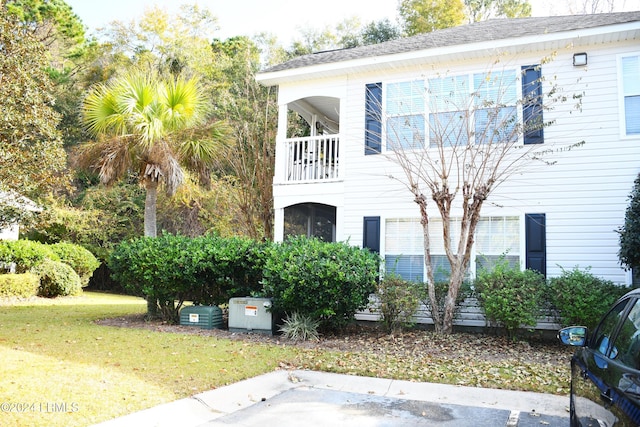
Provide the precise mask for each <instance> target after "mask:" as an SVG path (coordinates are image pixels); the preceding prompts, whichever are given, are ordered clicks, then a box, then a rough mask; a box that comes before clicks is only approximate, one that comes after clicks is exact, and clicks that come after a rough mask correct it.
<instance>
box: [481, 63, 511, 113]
mask: <svg viewBox="0 0 640 427" xmlns="http://www.w3.org/2000/svg"><path fill="white" fill-rule="evenodd" d="M473 90H474V93H475V95H476V96H477V98H476V105H478V106H494V105H515V104H516V101H517V92H516V72H515V70H507V71H501V72H500V71H499V72H491V73H479V74H474V75H473Z"/></svg>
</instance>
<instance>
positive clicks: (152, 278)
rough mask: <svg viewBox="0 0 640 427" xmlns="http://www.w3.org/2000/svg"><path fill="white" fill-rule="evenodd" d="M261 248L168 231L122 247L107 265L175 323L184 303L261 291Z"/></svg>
mask: <svg viewBox="0 0 640 427" xmlns="http://www.w3.org/2000/svg"><path fill="white" fill-rule="evenodd" d="M261 248H262V244H259V243H256V242H255V241H253V240H249V239H242V238H230V239H223V238H220V237H217V236H203V237H197V238H189V237H185V236H179V235H178V236H174V235H171V234H167V233H165V234H163V235H161V236H158V237H155V238H150V237H140V238H137V239H133V240H130V241H127V242H123V243H121V244H120V245H118V247H117V248H116V249H115V250H114V251H113V253H112V254H111V257H110V258H109V261H108V265H109V268H110V270H111V272H112V277H113V279H114V280H115V281H117V282H118V283H120V284H121V285H122V286H123V288H124V289H125V290H126V291H127V292H128V293H131V294H133V295H137V296H143V297H145V298H147V299H149V298H151V299H155V300H156V301H157V302H158V305H159V309H160V314H161V315H162V317H163V318H164V319H165V320H167V321H170V322H173V323H177V322H178V320H179V310H180V307H181V306H182V304H183V302H184V301H187V300H192V301H194V302H195V303H197V304H206V305H218V304H222V303H227V302H228V301H229V299H230V298H232V297H236V296H248V295H251V294H255V293H257V292H259V291H260V289H261V287H260V278H261V272H262V261H261V260H262V250H261Z"/></svg>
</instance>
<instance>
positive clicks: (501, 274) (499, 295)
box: [474, 262, 546, 337]
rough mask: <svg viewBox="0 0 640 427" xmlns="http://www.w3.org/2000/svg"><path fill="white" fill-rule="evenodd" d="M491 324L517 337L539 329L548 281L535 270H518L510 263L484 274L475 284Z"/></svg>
mask: <svg viewBox="0 0 640 427" xmlns="http://www.w3.org/2000/svg"><path fill="white" fill-rule="evenodd" d="M474 286H475V291H476V296H477V297H478V302H479V304H480V307H481V308H482V310H483V311H484V313H485V316H486V318H487V320H488V321H489V322H491V323H493V324H495V325H497V326H502V327H504V328H505V330H506V332H507V335H509V336H511V337H513V336H514V333H515V332H516V330H517V329H518V328H521V327H535V325H536V324H537V321H538V318H539V316H540V313H541V308H542V303H543V295H544V292H545V288H546V281H545V278H544V276H543V275H542V274H540V273H539V272H537V271H534V270H524V271H521V270H519V269H514V268H511V267H509V265H508V264H507V263H506V262H503V263H498V264H497V265H495V266H494V267H493V269H492V270H491V271H488V270H483V271H481V272H480V273H479V274H478V277H477V278H476V280H475V283H474Z"/></svg>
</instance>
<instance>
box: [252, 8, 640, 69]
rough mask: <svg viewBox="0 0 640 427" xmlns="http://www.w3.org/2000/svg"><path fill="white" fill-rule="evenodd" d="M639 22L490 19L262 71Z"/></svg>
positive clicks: (629, 15)
mask: <svg viewBox="0 0 640 427" xmlns="http://www.w3.org/2000/svg"><path fill="white" fill-rule="evenodd" d="M638 21H640V11H636V12H619V13H600V14H591V15H570V16H545V17H533V18H517V19H492V20H488V21H482V22H476V23H473V24H469V25H462V26H458V27H452V28H446V29H443V30H438V31H433V32H431V33H424V34H418V35H416V36H413V37H405V38H401V39H396V40H391V41H388V42H384V43H379V44H374V45H367V46H359V47H355V48H351V49H338V50H332V51H324V52H317V53H312V54H309V55H304V56H300V57H296V58H293V59H291V60H289V61H286V62H283V63H281V64H278V65H275V66H273V67H270V68H267V69H265V70H264V71H262V72H261V73H259V74H261V75H263V77H262V78H260V76H259V78H258V80H268V79H267V78H265V77H266V76H264V75H265V74H270V73H278V72H282V71H288V70H296V69H300V68H305V67H313V66H318V65H323V64H333V63H338V62H345V61H352V60H362V59H367V58H373V57H380V56H387V55H395V54H402V53H408V52H415V51H420V50H428V49H436V48H451V47H453V46H460V45H466V44H471V43H482V42H492V41H497V40H507V39H517V38H523V37H530V36H540V35H547V34H554V33H563V32H570V31H576V30H586V29H593V28H597V27H604V26H610V25H617V24H625V23H630V22H638Z"/></svg>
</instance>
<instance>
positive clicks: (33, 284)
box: [0, 273, 40, 298]
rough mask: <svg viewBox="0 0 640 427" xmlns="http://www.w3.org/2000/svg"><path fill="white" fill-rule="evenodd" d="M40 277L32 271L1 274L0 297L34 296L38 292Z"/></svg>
mask: <svg viewBox="0 0 640 427" xmlns="http://www.w3.org/2000/svg"><path fill="white" fill-rule="evenodd" d="M39 286H40V277H38V275H36V274H32V273H23V274H0V298H7V297H18V298H29V297H34V296H36V295H37V293H38V287H39Z"/></svg>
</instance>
